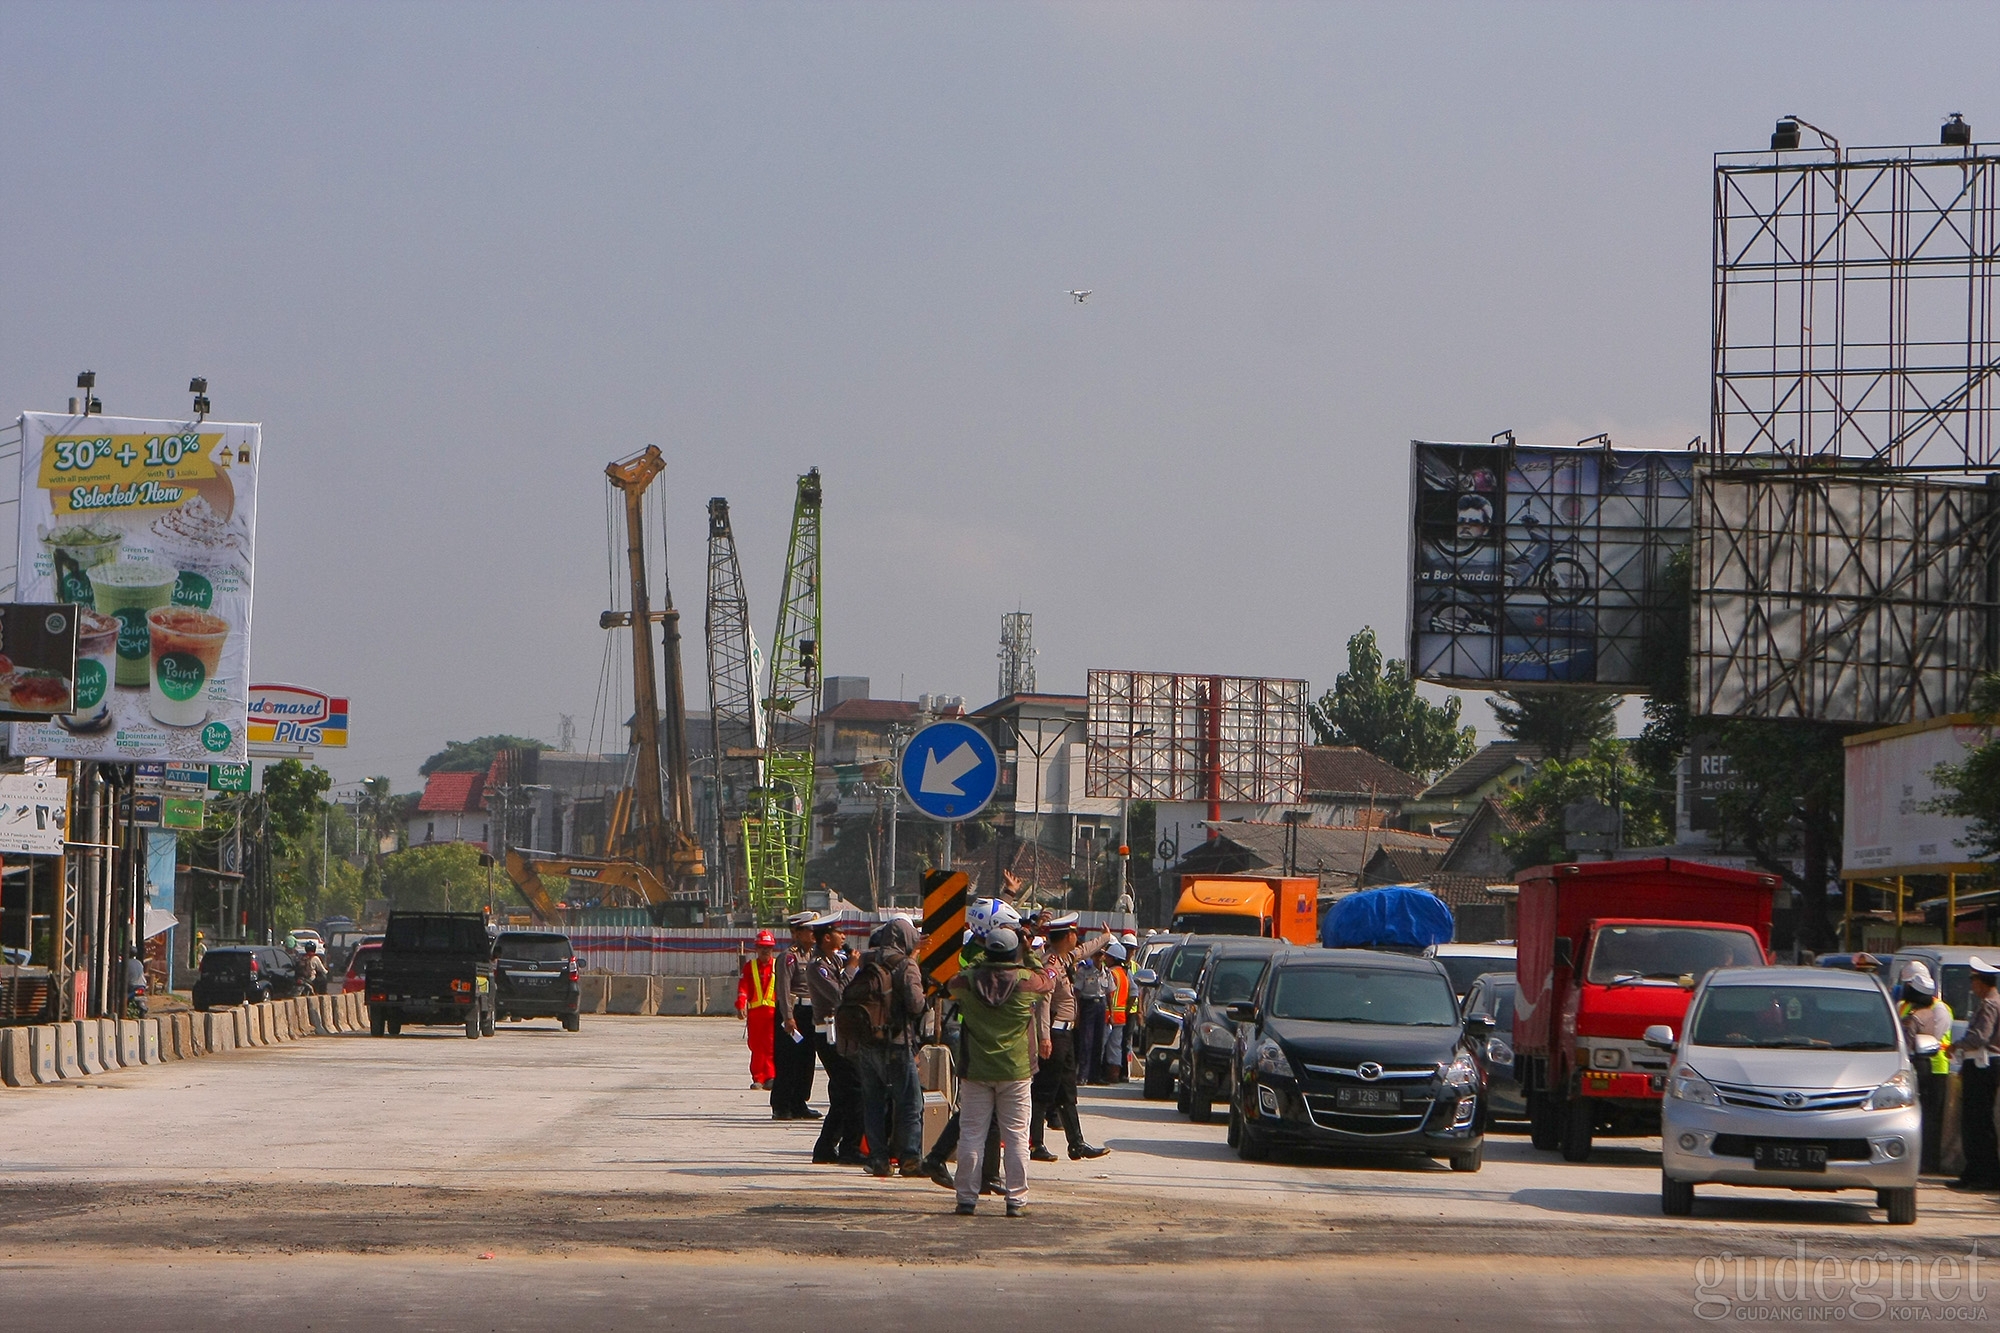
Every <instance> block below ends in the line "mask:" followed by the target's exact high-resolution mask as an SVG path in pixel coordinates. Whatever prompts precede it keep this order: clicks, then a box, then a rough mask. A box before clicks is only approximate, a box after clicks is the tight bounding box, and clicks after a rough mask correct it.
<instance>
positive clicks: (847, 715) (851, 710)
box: [819, 699, 917, 722]
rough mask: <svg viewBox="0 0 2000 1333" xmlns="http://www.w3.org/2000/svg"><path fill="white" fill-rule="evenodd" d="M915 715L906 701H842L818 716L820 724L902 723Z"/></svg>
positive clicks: (914, 710)
mask: <svg viewBox="0 0 2000 1333" xmlns="http://www.w3.org/2000/svg"><path fill="white" fill-rule="evenodd" d="M916 715H917V706H916V705H915V704H913V703H911V702H909V701H908V700H906V699H842V700H841V701H840V702H839V703H837V704H835V705H834V706H833V707H831V708H829V709H827V710H826V711H825V712H823V713H821V714H820V715H819V717H820V721H822V722H902V721H905V720H906V719H909V718H913V717H915V716H916Z"/></svg>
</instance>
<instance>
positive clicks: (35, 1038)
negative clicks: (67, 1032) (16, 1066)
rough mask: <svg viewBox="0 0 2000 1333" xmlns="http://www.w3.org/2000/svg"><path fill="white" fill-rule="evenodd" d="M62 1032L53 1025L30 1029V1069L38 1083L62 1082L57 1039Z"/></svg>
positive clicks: (48, 1024) (47, 1024)
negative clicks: (58, 1062) (57, 1062)
mask: <svg viewBox="0 0 2000 1333" xmlns="http://www.w3.org/2000/svg"><path fill="white" fill-rule="evenodd" d="M61 1031H62V1029H60V1028H58V1027H57V1026H56V1025H55V1024H53V1023H46V1024H43V1025H42V1026H40V1027H32V1028H29V1029H28V1069H29V1072H30V1073H32V1074H33V1075H34V1076H35V1082H37V1083H59V1082H61V1081H62V1075H61V1074H60V1073H59V1072H57V1069H56V1045H57V1040H56V1038H57V1034H58V1033H59V1032H61Z"/></svg>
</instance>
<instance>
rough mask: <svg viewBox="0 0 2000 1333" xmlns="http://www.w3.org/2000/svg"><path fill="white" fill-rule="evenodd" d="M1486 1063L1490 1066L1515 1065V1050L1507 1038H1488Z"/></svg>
mask: <svg viewBox="0 0 2000 1333" xmlns="http://www.w3.org/2000/svg"><path fill="white" fill-rule="evenodd" d="M1486 1061H1487V1063H1488V1064H1495V1065H1511V1064H1513V1063H1514V1048H1513V1047H1512V1046H1509V1045H1508V1044H1507V1039H1506V1038H1505V1037H1488V1038H1487V1039H1486Z"/></svg>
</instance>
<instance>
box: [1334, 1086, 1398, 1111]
mask: <svg viewBox="0 0 2000 1333" xmlns="http://www.w3.org/2000/svg"><path fill="white" fill-rule="evenodd" d="M1334 1105H1335V1106H1338V1107H1339V1108H1340V1109H1341V1110H1343V1111H1400V1110H1402V1109H1403V1094H1402V1093H1401V1092H1399V1091H1397V1090H1396V1089H1395V1088H1338V1089H1336V1090H1335V1091H1334Z"/></svg>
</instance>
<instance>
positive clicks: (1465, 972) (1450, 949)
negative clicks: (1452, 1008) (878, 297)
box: [1430, 940, 1514, 1000]
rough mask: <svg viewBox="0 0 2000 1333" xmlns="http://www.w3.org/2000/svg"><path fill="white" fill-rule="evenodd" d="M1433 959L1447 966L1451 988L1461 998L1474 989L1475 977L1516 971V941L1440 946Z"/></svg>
mask: <svg viewBox="0 0 2000 1333" xmlns="http://www.w3.org/2000/svg"><path fill="white" fill-rule="evenodd" d="M1430 952H1431V957H1433V958H1435V959H1437V960H1438V962H1440V963H1442V964H1444V970H1445V974H1446V975H1447V976H1449V977H1450V978H1451V989H1452V992H1453V993H1454V994H1456V995H1457V996H1458V998H1459V999H1461V1000H1463V999H1464V998H1465V993H1466V992H1467V991H1468V990H1471V989H1472V980H1473V978H1474V977H1478V976H1483V975H1484V974H1486V973H1488V972H1506V973H1510V974H1511V973H1512V972H1513V971H1514V942H1513V941H1512V940H1490V941H1488V942H1486V943H1484V944H1439V945H1434V946H1432V948H1431V951H1430Z"/></svg>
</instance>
